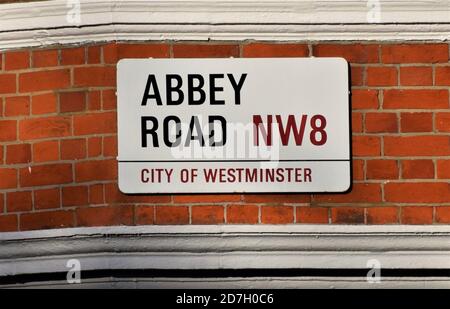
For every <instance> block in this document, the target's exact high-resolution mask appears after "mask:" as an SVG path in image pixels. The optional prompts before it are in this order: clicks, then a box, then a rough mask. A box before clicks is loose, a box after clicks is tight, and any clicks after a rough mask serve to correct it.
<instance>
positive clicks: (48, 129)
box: [19, 116, 71, 140]
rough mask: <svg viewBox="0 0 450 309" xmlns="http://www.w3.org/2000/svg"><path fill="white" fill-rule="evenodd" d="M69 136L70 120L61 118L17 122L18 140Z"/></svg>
mask: <svg viewBox="0 0 450 309" xmlns="http://www.w3.org/2000/svg"><path fill="white" fill-rule="evenodd" d="M70 134H71V118H70V117H62V116H53V117H43V118H32V119H24V120H21V121H20V122H19V138H20V139H21V140H32V139H38V138H49V137H64V136H69V135H70Z"/></svg>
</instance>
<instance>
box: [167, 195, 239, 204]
mask: <svg viewBox="0 0 450 309" xmlns="http://www.w3.org/2000/svg"><path fill="white" fill-rule="evenodd" d="M240 200H241V195H239V194H202V195H174V196H173V202H174V203H176V204H191V203H226V202H239V201H240Z"/></svg>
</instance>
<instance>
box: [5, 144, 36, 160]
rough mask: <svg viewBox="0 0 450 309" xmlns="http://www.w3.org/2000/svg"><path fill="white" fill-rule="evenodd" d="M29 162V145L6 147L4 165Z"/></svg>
mask: <svg viewBox="0 0 450 309" xmlns="http://www.w3.org/2000/svg"><path fill="white" fill-rule="evenodd" d="M28 162H31V145H30V144H16V145H8V146H6V164H20V163H28Z"/></svg>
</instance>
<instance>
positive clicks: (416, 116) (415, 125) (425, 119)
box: [400, 113, 433, 133]
mask: <svg viewBox="0 0 450 309" xmlns="http://www.w3.org/2000/svg"><path fill="white" fill-rule="evenodd" d="M400 127H401V131H402V132H405V133H410V132H431V131H433V114H432V113H401V114H400Z"/></svg>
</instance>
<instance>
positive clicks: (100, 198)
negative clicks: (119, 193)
mask: <svg viewBox="0 0 450 309" xmlns="http://www.w3.org/2000/svg"><path fill="white" fill-rule="evenodd" d="M104 195H105V190H104V186H103V184H95V185H91V186H89V205H95V204H103V203H105V199H104Z"/></svg>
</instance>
